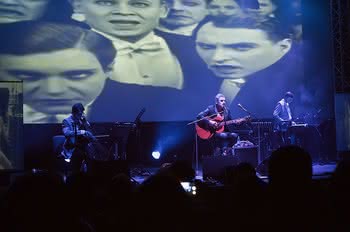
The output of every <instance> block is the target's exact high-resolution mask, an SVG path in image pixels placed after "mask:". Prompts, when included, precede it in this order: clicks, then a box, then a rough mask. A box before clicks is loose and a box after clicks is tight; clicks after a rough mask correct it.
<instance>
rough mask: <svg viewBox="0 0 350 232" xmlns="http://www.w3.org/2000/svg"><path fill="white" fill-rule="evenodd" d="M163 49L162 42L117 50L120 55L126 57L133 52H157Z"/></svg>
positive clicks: (130, 45) (133, 45)
mask: <svg viewBox="0 0 350 232" xmlns="http://www.w3.org/2000/svg"><path fill="white" fill-rule="evenodd" d="M162 49H163V48H162V46H161V43H160V42H146V43H141V44H129V45H128V46H126V47H122V48H119V49H117V50H118V54H119V55H126V54H130V53H132V52H156V51H160V50H162Z"/></svg>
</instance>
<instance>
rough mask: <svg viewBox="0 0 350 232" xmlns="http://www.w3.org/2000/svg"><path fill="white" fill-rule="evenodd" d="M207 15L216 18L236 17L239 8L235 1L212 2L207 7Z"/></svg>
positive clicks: (221, 0) (214, 0)
mask: <svg viewBox="0 0 350 232" xmlns="http://www.w3.org/2000/svg"><path fill="white" fill-rule="evenodd" d="M208 10H209V14H210V15H212V16H214V17H217V18H226V17H229V16H235V15H236V16H238V15H240V14H241V8H240V7H239V5H238V4H237V3H236V1H235V0H213V1H211V2H210V3H209V5H208Z"/></svg>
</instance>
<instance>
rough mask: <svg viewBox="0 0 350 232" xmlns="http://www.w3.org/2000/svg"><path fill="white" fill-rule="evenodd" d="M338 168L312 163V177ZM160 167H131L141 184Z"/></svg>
mask: <svg viewBox="0 0 350 232" xmlns="http://www.w3.org/2000/svg"><path fill="white" fill-rule="evenodd" d="M335 168H336V163H327V164H313V165H312V172H313V173H312V175H313V176H312V178H313V179H326V178H329V177H330V176H331V175H332V173H333V172H334V170H335ZM158 170H159V168H154V167H149V168H147V167H143V168H131V177H132V178H133V179H134V180H135V181H137V182H138V183H139V184H141V183H142V182H143V181H144V180H146V179H147V178H148V177H149V176H150V175H153V174H155V173H156V172H157V171H158ZM257 176H258V177H259V178H260V179H262V180H264V181H268V178H267V176H265V175H260V174H259V173H258V172H257ZM196 179H197V180H202V181H203V170H202V167H201V165H199V166H198V170H196Z"/></svg>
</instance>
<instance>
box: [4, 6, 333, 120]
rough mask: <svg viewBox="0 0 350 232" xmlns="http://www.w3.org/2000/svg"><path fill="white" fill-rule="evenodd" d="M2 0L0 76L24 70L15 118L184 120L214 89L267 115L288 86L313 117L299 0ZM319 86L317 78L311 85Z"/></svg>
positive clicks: (316, 99) (304, 113)
mask: <svg viewBox="0 0 350 232" xmlns="http://www.w3.org/2000/svg"><path fill="white" fill-rule="evenodd" d="M17 2H18V4H13V5H10V4H5V1H3V0H0V34H1V38H0V80H2V81H23V120H24V123H60V122H61V121H62V119H63V118H65V117H66V116H67V115H69V114H70V112H71V106H72V105H73V104H74V103H77V102H81V103H82V104H83V105H84V107H85V112H86V114H87V117H88V119H89V120H90V121H91V122H116V121H118V122H125V121H134V120H135V117H136V116H137V115H138V113H139V112H140V111H141V109H143V108H145V109H146V111H145V114H144V115H143V117H142V119H143V120H144V121H191V120H194V119H195V118H196V115H197V114H198V113H199V112H200V111H202V110H203V109H205V108H206V107H207V106H208V105H210V104H214V103H215V102H214V100H215V95H216V94H217V93H223V94H224V95H225V96H226V99H227V100H228V103H227V104H228V106H229V107H230V109H231V114H232V116H233V117H237V118H238V117H242V116H245V115H246V114H247V113H246V112H244V111H243V110H242V109H241V108H240V107H237V105H238V104H240V105H242V106H244V108H245V109H247V111H249V112H250V113H251V114H252V115H253V116H254V117H255V118H272V112H273V110H274V107H275V105H276V103H277V102H278V101H279V100H281V98H283V96H284V93H285V92H287V91H292V92H293V93H294V95H295V99H294V102H293V105H292V109H293V116H294V119H299V120H300V121H303V122H304V121H307V122H309V123H313V122H314V121H315V119H316V118H318V117H319V116H320V114H322V113H323V112H324V111H325V109H326V108H328V107H329V104H330V99H331V97H330V94H331V93H329V92H327V91H324V90H325V88H324V87H323V86H324V85H325V83H328V82H329V80H323V79H322V78H320V77H319V76H317V77H316V76H311V77H310V76H305V75H304V73H305V67H304V56H303V51H304V43H303V42H304V41H303V30H302V28H303V27H302V5H301V1H300V0H290V1H285V0H284V1H276V0H259V1H257V0H255V1H254V0H253V1H240V0H237V1H236V0H208V1H207V0H167V1H160V0H103V1H102V0H101V1H100V0H72V1H69V2H68V1H65V0H40V1H34V0H18V1H17ZM315 86H317V89H315Z"/></svg>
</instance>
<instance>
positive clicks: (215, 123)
mask: <svg viewBox="0 0 350 232" xmlns="http://www.w3.org/2000/svg"><path fill="white" fill-rule="evenodd" d="M209 126H210V127H212V128H217V126H218V122H216V121H213V120H209Z"/></svg>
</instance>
